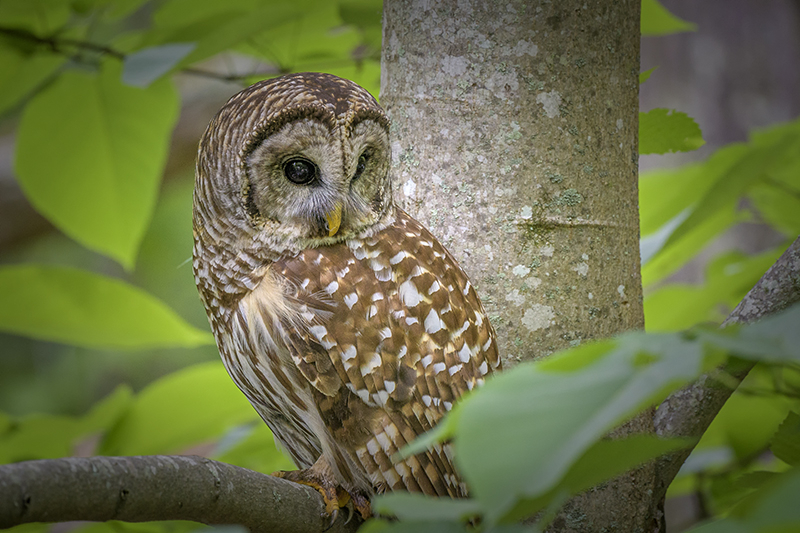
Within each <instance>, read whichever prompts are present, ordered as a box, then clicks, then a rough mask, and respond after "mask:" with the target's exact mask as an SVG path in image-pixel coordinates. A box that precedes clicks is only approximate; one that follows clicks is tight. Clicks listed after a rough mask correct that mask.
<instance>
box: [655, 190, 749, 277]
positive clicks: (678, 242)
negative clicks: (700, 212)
mask: <svg viewBox="0 0 800 533" xmlns="http://www.w3.org/2000/svg"><path fill="white" fill-rule="evenodd" d="M746 220H749V217H748V216H747V213H746V212H745V211H740V212H737V211H736V206H733V205H731V206H728V207H727V208H725V209H721V210H720V211H718V212H717V213H715V214H714V215H712V216H711V217H709V218H708V219H706V220H704V221H702V222H701V223H700V224H699V225H697V226H695V227H694V228H692V229H691V230H690V231H688V232H687V233H686V234H684V235H683V236H681V237H680V238H679V239H670V238H667V239H666V240H665V243H664V245H663V247H662V248H661V249H660V250H659V251H658V252H657V253H656V254H655V255H654V256H653V257H651V258H650V260H649V261H648V262H647V263H646V264H644V265H643V266H642V285H644V286H645V287H648V286H650V285H653V284H655V283H657V282H659V281H661V280H663V279H664V278H666V277H667V276H669V275H670V274H672V273H674V272H676V271H677V270H678V269H679V268H681V267H682V266H683V265H685V264H686V263H688V262H689V261H690V260H692V259H693V258H694V257H695V256H696V255H697V253H698V252H699V251H700V250H702V249H703V247H705V246H706V244H707V243H708V242H709V241H711V240H712V239H713V238H714V237H716V236H717V235H720V234H721V233H722V232H724V231H725V230H727V229H728V228H730V227H732V226H734V225H735V224H737V223H739V222H744V221H746Z"/></svg>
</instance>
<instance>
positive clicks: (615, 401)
mask: <svg viewBox="0 0 800 533" xmlns="http://www.w3.org/2000/svg"><path fill="white" fill-rule="evenodd" d="M614 346H615V347H614V349H612V350H611V351H610V352H609V353H608V354H606V355H605V356H603V357H601V358H599V359H596V358H595V360H594V362H593V363H592V364H590V365H589V366H586V367H581V368H580V369H579V370H574V371H572V372H564V371H553V370H544V369H543V367H542V366H540V365H537V364H535V363H533V364H523V365H519V366H517V367H516V368H514V369H512V370H509V371H506V372H504V373H502V374H500V375H498V376H496V377H494V378H493V379H492V380H490V381H487V383H486V385H485V386H484V387H483V388H482V389H481V390H480V391H479V393H477V394H475V395H472V396H470V397H469V398H467V399H466V400H465V401H463V402H462V403H461V415H460V420H459V422H458V429H457V432H456V437H455V442H454V446H455V452H456V458H457V465H458V466H459V467H460V471H461V472H462V474H463V476H464V478H465V479H466V481H467V483H468V484H469V486H470V489H471V494H472V496H473V497H474V498H475V499H476V500H478V501H479V502H480V503H481V506H482V508H483V510H484V511H485V513H486V519H487V521H488V523H490V524H491V523H495V522H496V521H497V520H499V519H501V518H503V517H505V516H506V514H507V513H508V512H509V511H510V510H511V509H512V508H513V507H514V505H515V502H516V499H517V498H520V497H523V498H527V499H533V498H536V497H539V496H542V495H544V494H546V493H547V492H548V491H551V490H552V489H553V488H554V487H555V486H556V485H557V483H558V482H559V481H560V480H561V479H562V478H563V477H564V475H565V474H566V473H567V471H568V470H569V468H570V466H571V465H572V464H573V463H574V462H575V461H576V460H577V459H578V458H579V457H581V456H582V455H583V454H584V453H585V452H586V450H587V449H589V448H590V447H591V446H592V445H593V443H594V442H595V441H596V440H597V439H599V438H600V437H601V436H603V435H604V434H605V433H606V432H608V431H609V430H610V429H611V428H612V427H613V426H614V425H616V424H618V423H619V422H621V421H622V420H623V419H625V418H626V417H627V416H630V415H631V414H633V413H634V412H636V411H637V410H638V409H640V408H642V407H644V406H645V405H647V404H648V403H650V402H654V401H656V400H659V399H661V398H663V397H665V396H666V394H667V393H668V392H669V391H671V390H673V389H674V388H675V387H677V386H679V385H681V384H683V383H686V382H688V381H689V380H690V379H692V378H693V377H694V376H696V375H698V374H699V372H700V370H701V365H702V359H703V357H702V351H701V350H700V346H699V345H698V344H697V343H691V342H687V341H685V340H683V339H682V338H680V337H677V336H669V335H667V336H659V337H655V336H650V337H647V336H644V335H643V334H631V335H626V336H624V337H622V338H620V339H617V341H616V342H615V343H614ZM584 350H586V348H585V347H581V348H579V349H577V350H575V351H573V353H578V354H579V355H578V357H579V358H584V356H583V354H582V352H583V351H584ZM642 353H647V354H649V355H650V357H646V358H642V357H641V356H640V354H642ZM565 358H566V356H565ZM584 359H585V358H584ZM590 359H591V358H590ZM544 368H546V366H545V367H544ZM576 390H579V391H581V394H579V395H577V394H575V391H576ZM486 450H492V453H491V454H487V453H486ZM543 505H546V502H543ZM503 519H504V520H505V518H503Z"/></svg>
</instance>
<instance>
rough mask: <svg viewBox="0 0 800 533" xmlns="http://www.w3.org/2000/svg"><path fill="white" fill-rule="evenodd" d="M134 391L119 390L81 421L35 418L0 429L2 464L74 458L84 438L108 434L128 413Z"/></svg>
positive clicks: (22, 419)
mask: <svg viewBox="0 0 800 533" xmlns="http://www.w3.org/2000/svg"><path fill="white" fill-rule="evenodd" d="M132 396H133V395H132V394H131V390H130V388H129V387H127V386H120V387H117V389H116V390H115V391H114V392H113V393H111V394H110V395H109V396H107V397H106V398H105V399H103V400H101V401H100V402H98V403H97V404H95V406H94V407H93V408H92V410H91V411H89V413H87V414H86V415H84V416H82V417H70V416H55V415H45V414H34V415H30V416H26V417H21V418H19V419H9V422H8V424H7V425H5V427H4V428H0V464H6V463H13V462H18V461H27V460H34V459H52V458H56V457H65V456H71V455H73V453H74V451H75V450H74V447H75V445H77V444H78V443H79V442H80V440H81V439H82V438H86V437H90V436H91V435H93V434H96V433H98V432H105V431H106V430H108V428H109V427H110V426H112V425H113V424H114V423H115V422H116V421H117V420H118V419H119V418H120V417H121V416H122V415H123V413H124V412H125V411H126V410H127V409H128V407H129V406H130V404H131V400H132Z"/></svg>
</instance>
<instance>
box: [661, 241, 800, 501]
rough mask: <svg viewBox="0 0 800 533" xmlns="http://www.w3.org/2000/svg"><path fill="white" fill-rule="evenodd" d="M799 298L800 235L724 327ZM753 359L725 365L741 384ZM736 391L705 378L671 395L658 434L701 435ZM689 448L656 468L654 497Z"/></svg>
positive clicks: (751, 319) (753, 318)
mask: <svg viewBox="0 0 800 533" xmlns="http://www.w3.org/2000/svg"><path fill="white" fill-rule="evenodd" d="M798 301H800V237H798V238H797V239H796V240H795V241H794V242H793V243H792V245H791V246H789V248H788V249H787V250H786V251H785V252H784V253H783V255H782V256H781V257H780V258H779V259H778V260H777V261H776V262H775V264H774V265H772V266H771V267H770V269H769V270H767V272H766V274H764V276H762V278H761V279H760V280H759V281H758V283H756V285H755V287H753V288H752V289H751V290H750V292H748V293H747V295H746V296H745V297H744V298H743V299H742V301H741V302H739V305H737V306H736V308H735V309H734V310H733V312H731V314H730V315H729V316H728V318H726V319H725V322H723V323H722V325H723V327H724V326H726V325H727V324H732V323H737V322H741V323H750V322H755V321H756V320H758V319H760V318H761V317H764V316H767V315H770V314H773V313H777V312H778V311H782V310H783V309H786V308H787V307H789V306H790V305H792V304H794V303H796V302H798ZM752 367H753V363H750V362H746V361H740V360H737V361H732V362H731V363H729V364H728V365H727V366H725V367H724V368H723V370H724V371H725V372H727V373H728V374H730V375H731V376H733V377H734V378H735V379H736V380H737V381H738V382H741V381H742V380H743V379H744V378H745V377H746V376H747V373H748V372H749V371H750V369H751V368H752ZM732 393H733V389H731V388H729V387H725V386H723V385H722V384H720V383H719V382H718V381H716V380H714V379H713V378H712V377H710V376H708V375H705V376H702V377H701V378H700V379H699V380H698V381H696V382H695V383H694V384H692V385H690V386H688V387H686V388H684V389H682V390H679V391H676V392H674V393H672V394H671V395H670V396H669V397H668V398H667V399H666V400H664V402H663V403H662V404H661V405H660V406H659V408H658V410H657V411H656V414H655V418H654V423H655V429H656V433H657V434H658V435H660V436H662V437H665V438H666V437H694V438H697V439H699V438H700V436H702V435H703V433H704V432H705V431H706V429H708V426H709V425H710V424H711V421H712V420H713V419H714V417H715V416H716V415H717V413H718V412H719V410H720V409H722V406H723V404H724V403H725V401H726V400H727V399H728V397H730V395H731V394H732ZM691 451H692V448H687V449H684V450H681V451H679V452H676V453H674V454H671V455H667V456H665V457H663V458H662V459H661V460H660V461H659V462H658V464H657V466H656V481H657V485H656V492H655V494H654V498H655V501H659V500H661V498H663V497H664V495H665V494H666V493H667V487H669V484H670V483H671V482H672V480H673V479H674V478H675V476H676V475H677V474H678V471H679V470H680V468H681V465H683V462H684V461H685V460H686V458H687V457H688V456H689V454H690V453H691Z"/></svg>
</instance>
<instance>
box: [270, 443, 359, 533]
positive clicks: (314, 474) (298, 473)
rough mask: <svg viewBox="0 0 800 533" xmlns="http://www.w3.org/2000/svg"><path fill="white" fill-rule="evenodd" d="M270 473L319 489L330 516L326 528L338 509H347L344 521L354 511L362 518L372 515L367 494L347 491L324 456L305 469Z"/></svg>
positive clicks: (350, 516) (332, 521) (334, 518)
mask: <svg viewBox="0 0 800 533" xmlns="http://www.w3.org/2000/svg"><path fill="white" fill-rule="evenodd" d="M272 475H273V476H275V477H279V478H283V479H285V480H287V481H293V482H294V483H300V484H301V485H308V486H309V487H312V488H314V489H316V490H317V491H319V493H320V494H322V499H323V501H324V502H325V512H326V513H327V515H328V516H329V517H330V522H329V523H328V527H327V528H326V529H329V528H330V527H331V526H332V525H333V524H334V522H336V518H337V517H338V516H339V510H340V509H347V520H346V521H345V523H348V522H350V520H351V519H352V518H353V513H354V512H355V511H358V513H359V514H360V515H361V518H362V519H363V520H366V519H367V518H369V517H371V516H372V508H371V506H370V503H369V498H368V497H367V495H366V494H364V493H362V492H361V491H359V490H357V489H354V490H352V491H350V492H348V491H347V490H345V489H344V488H343V487H342V486H341V485H339V483H338V482H337V481H336V479H335V478H334V476H333V472H332V471H331V469H330V467H329V466H328V463H327V461H325V459H324V457H320V458H319V459H318V460H317V462H316V463H314V465H313V466H311V468H306V469H305V470H289V471H286V470H280V471H278V472H273V473H272Z"/></svg>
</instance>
